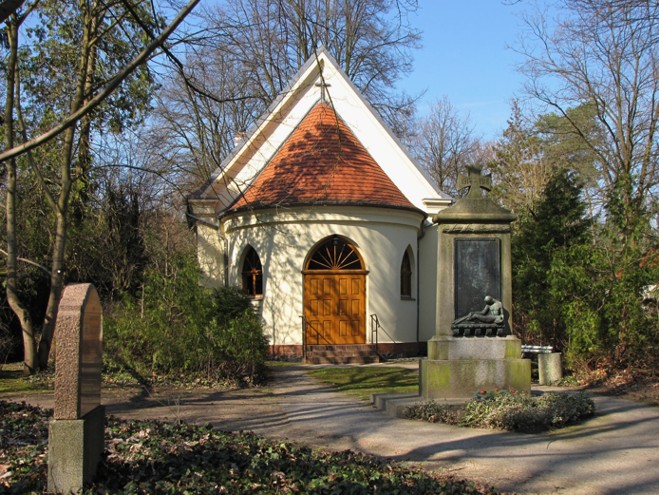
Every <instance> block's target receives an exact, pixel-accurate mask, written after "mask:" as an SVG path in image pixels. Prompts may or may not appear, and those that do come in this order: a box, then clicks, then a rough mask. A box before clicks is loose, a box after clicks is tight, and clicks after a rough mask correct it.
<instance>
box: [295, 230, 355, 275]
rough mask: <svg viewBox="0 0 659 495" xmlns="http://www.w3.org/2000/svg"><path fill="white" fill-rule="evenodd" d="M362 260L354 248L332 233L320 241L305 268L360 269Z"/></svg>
mask: <svg viewBox="0 0 659 495" xmlns="http://www.w3.org/2000/svg"><path fill="white" fill-rule="evenodd" d="M362 268H363V266H362V261H361V259H360V257H359V255H358V254H357V252H356V251H355V248H354V247H353V246H352V245H351V244H349V243H347V242H346V241H344V240H343V239H341V238H340V237H339V236H338V235H333V236H332V237H330V238H328V239H327V240H326V241H325V242H323V243H321V244H320V245H319V246H318V247H317V248H316V250H315V251H314V253H313V255H312V256H311V258H310V259H309V262H308V263H307V270H333V271H335V270H361V269H362Z"/></svg>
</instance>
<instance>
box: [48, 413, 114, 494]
mask: <svg viewBox="0 0 659 495" xmlns="http://www.w3.org/2000/svg"><path fill="white" fill-rule="evenodd" d="M104 434H105V407H103V406H98V407H96V408H94V409H92V410H91V411H90V412H89V413H87V414H86V415H85V416H84V417H83V418H82V419H54V420H52V421H51V422H50V424H49V425H48V459H49V461H48V491H49V492H53V493H64V494H69V493H79V492H81V491H82V488H83V486H84V485H85V484H87V483H91V482H92V481H93V478H94V476H95V475H96V469H97V466H98V462H99V460H100V458H101V454H102V453H103V445H104Z"/></svg>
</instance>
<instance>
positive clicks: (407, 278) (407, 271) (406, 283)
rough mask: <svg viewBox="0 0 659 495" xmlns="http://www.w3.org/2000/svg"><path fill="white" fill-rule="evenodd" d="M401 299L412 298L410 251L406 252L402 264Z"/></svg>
mask: <svg viewBox="0 0 659 495" xmlns="http://www.w3.org/2000/svg"><path fill="white" fill-rule="evenodd" d="M400 297H402V298H406V299H411V298H412V260H411V256H410V252H409V249H407V250H405V254H403V261H401V263H400Z"/></svg>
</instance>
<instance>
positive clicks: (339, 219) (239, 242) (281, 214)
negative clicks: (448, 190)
mask: <svg viewBox="0 0 659 495" xmlns="http://www.w3.org/2000/svg"><path fill="white" fill-rule="evenodd" d="M421 221H422V217H421V214H419V213H415V212H412V211H406V210H394V209H379V208H369V207H360V208H356V207H314V208H309V207H306V208H286V209H279V210H263V211H256V212H246V213H240V214H233V215H231V216H228V217H225V218H223V219H222V223H223V230H224V232H225V236H226V239H227V248H228V274H229V277H228V278H229V285H234V286H240V285H241V269H242V260H243V255H244V253H245V250H246V248H247V246H248V245H251V246H252V247H253V248H254V249H256V251H257V254H258V255H259V258H260V260H261V264H262V266H263V272H264V273H263V293H264V296H263V299H262V301H261V302H260V304H259V306H260V310H261V316H262V318H263V320H264V324H265V328H266V334H267V335H268V336H269V337H270V343H271V344H274V345H296V344H301V343H302V323H301V319H300V316H301V315H302V314H303V313H304V306H303V274H302V270H303V269H304V263H305V260H306V258H307V255H308V254H309V252H310V251H311V250H312V248H313V247H314V246H315V245H316V244H317V243H318V242H320V241H321V240H323V239H324V238H326V237H329V236H332V235H335V234H336V235H339V236H342V237H344V238H346V239H348V240H349V241H350V242H352V243H353V244H354V246H355V247H356V248H357V249H358V251H359V253H360V254H361V256H362V259H363V260H364V263H365V265H366V266H365V268H366V270H368V272H369V273H368V275H367V276H366V318H367V325H366V327H367V328H366V333H367V335H366V342H370V341H371V335H370V322H369V321H368V320H369V316H370V315H371V314H377V315H378V318H379V320H380V324H381V325H382V328H383V331H382V332H381V333H380V337H379V340H380V342H415V341H416V336H417V296H418V294H417V287H416V277H417V276H418V274H417V273H416V260H417V257H418V254H417V236H418V233H419V230H420V225H421ZM408 246H409V247H411V249H412V253H413V255H414V261H415V263H414V265H415V266H414V272H415V273H414V277H413V279H414V283H413V289H412V291H413V292H412V300H405V299H401V296H400V265H401V261H402V258H403V254H404V252H405V250H406V249H407V248H408ZM424 290H428V289H427V288H424ZM428 296H429V294H428ZM433 300H434V296H433ZM433 317H434V315H433Z"/></svg>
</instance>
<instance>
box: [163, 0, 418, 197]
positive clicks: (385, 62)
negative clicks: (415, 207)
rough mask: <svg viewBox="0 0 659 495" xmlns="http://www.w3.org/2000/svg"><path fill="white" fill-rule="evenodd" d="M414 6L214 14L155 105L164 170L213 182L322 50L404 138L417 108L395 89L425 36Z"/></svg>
mask: <svg viewBox="0 0 659 495" xmlns="http://www.w3.org/2000/svg"><path fill="white" fill-rule="evenodd" d="M415 8H416V1H415V0H345V1H341V2H336V1H328V0H228V1H226V2H224V3H223V4H221V5H219V6H215V7H214V8H212V9H209V10H208V11H206V13H205V14H204V16H203V17H204V18H205V19H204V22H205V24H206V27H207V29H206V30H205V31H204V33H203V36H200V37H199V39H198V40H197V43H196V44H195V45H194V46H190V47H189V48H188V52H187V53H186V57H185V60H186V63H185V66H184V67H183V66H180V67H178V72H177V73H176V74H175V75H174V76H173V77H172V78H171V79H169V80H168V81H166V82H165V84H164V90H163V91H162V92H161V93H160V95H159V98H158V99H159V101H158V106H157V110H156V116H155V119H154V122H155V123H156V125H155V126H153V132H152V135H151V137H152V139H153V141H154V142H161V143H162V146H161V151H162V153H161V156H162V163H168V164H169V168H170V170H172V171H173V173H176V174H178V175H179V178H180V180H181V182H182V183H183V182H186V181H187V182H193V181H196V182H197V185H198V184H199V183H200V182H203V181H204V180H206V179H207V178H208V177H209V176H210V175H211V173H212V172H213V170H215V169H216V168H217V167H219V165H220V164H221V162H222V160H223V159H224V158H225V157H226V156H227V154H228V153H229V152H230V151H231V150H232V148H233V146H234V141H235V140H240V136H241V134H242V132H244V131H246V130H247V129H248V128H250V127H251V125H252V124H253V123H254V122H255V121H256V119H257V118H258V117H259V116H260V115H261V114H262V113H263V112H264V111H265V110H266V108H267V106H268V105H269V104H270V102H271V101H273V100H274V99H275V98H276V97H277V95H279V94H280V93H281V92H282V91H283V90H284V88H285V87H286V85H287V84H288V82H289V81H290V79H291V78H292V77H293V76H294V75H295V73H296V72H297V71H298V70H299V69H300V67H301V66H302V64H304V63H305V62H306V61H307V60H308V59H309V58H311V57H312V56H313V54H314V53H315V51H316V50H317V49H318V48H319V47H320V46H321V45H322V46H324V47H325V48H326V49H327V50H328V51H329V52H330V53H331V54H332V55H333V56H334V57H335V58H336V59H337V61H338V63H339V64H340V65H341V66H342V67H343V69H344V70H345V71H346V73H347V74H348V76H349V77H350V78H351V79H352V80H353V82H354V83H355V84H356V85H357V86H358V87H359V89H360V90H361V91H363V92H364V93H365V94H366V95H367V97H368V98H369V100H370V101H371V102H372V103H373V104H374V106H375V107H376V108H377V109H378V111H380V113H381V114H382V115H383V116H384V118H385V119H386V120H387V121H388V122H389V123H390V124H391V125H392V126H393V127H394V129H395V131H399V132H405V131H407V129H408V127H409V126H408V125H407V124H406V122H407V121H408V120H410V118H411V115H412V113H413V100H412V99H411V98H408V97H406V96H404V95H398V94H394V91H393V86H394V83H395V82H396V81H397V80H398V78H399V77H400V76H401V75H402V74H404V73H405V72H407V71H409V70H410V69H411V58H410V57H409V56H408V50H409V49H411V48H414V47H415V46H416V43H417V42H418V39H419V37H418V33H417V32H416V31H414V30H413V29H412V28H411V27H409V25H407V23H406V15H407V13H408V12H409V11H411V10H413V9H415ZM190 83H192V85H190ZM329 91H330V92H331V88H330V89H329ZM172 137H173V139H172ZM186 174H187V177H186Z"/></svg>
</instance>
